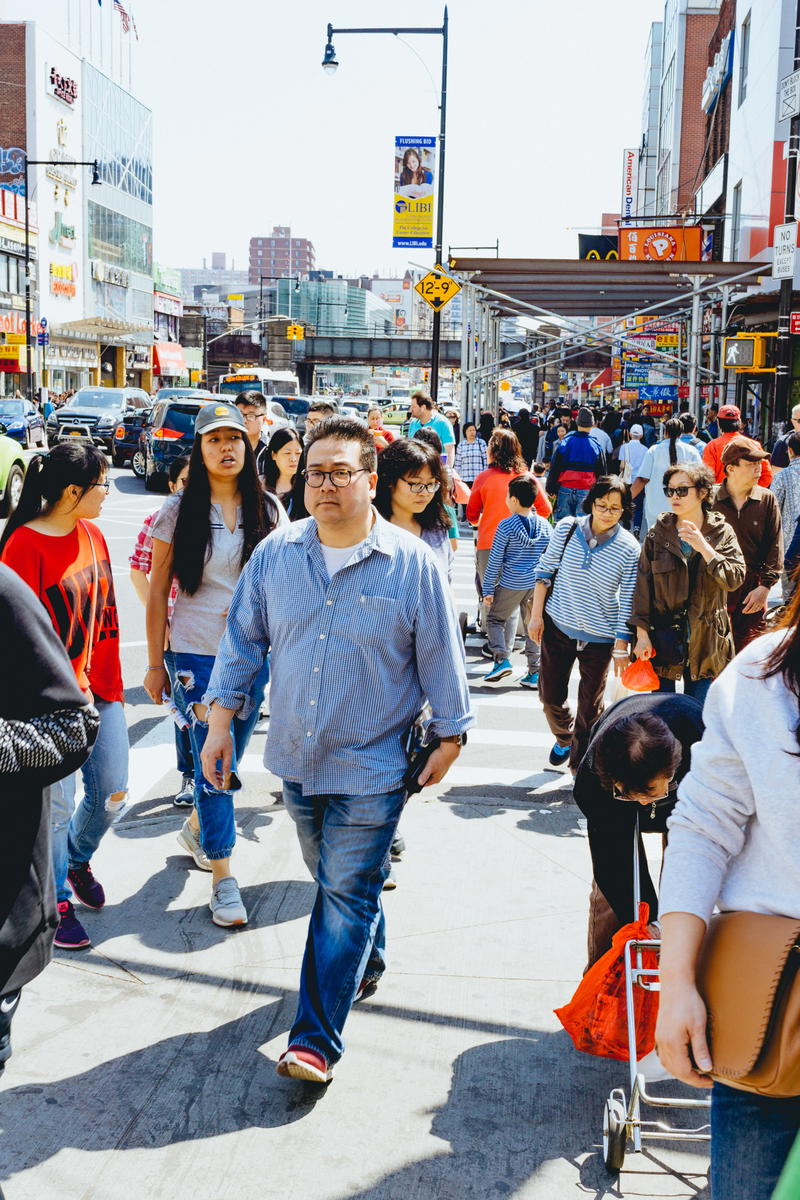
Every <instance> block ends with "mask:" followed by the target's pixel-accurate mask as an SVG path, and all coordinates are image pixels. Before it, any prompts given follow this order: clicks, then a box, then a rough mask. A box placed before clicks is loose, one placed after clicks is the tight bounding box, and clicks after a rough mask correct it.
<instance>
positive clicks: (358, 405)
mask: <svg viewBox="0 0 800 1200" xmlns="http://www.w3.org/2000/svg"><path fill="white" fill-rule="evenodd" d="M344 403H345V404H346V405H347V407H348V408H351V409H353V410H354V411H355V414H356V416H358V417H361V419H362V420H364V421H366V419H367V413H368V412H369V410H370V409H371V408H374V407H375V401H374V400H362V399H361V398H360V397H358V396H345V397H344Z"/></svg>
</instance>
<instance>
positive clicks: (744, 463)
mask: <svg viewBox="0 0 800 1200" xmlns="http://www.w3.org/2000/svg"><path fill="white" fill-rule="evenodd" d="M768 457H769V455H768V453H767V451H766V450H763V449H762V448H761V446H759V444H758V442H755V441H753V440H752V438H747V437H742V436H738V437H735V438H732V439H731V440H730V441H729V442H728V444H727V445H726V446H725V447H724V449H723V451H722V466H723V469H724V471H725V479H724V481H723V483H722V484H720V487H719V489H718V491H717V495H716V499H715V501H714V510H715V511H716V512H718V513H721V514H722V516H723V517H724V518H725V520H726V521H727V522H728V524H729V525H730V526H731V528H732V529H733V531H734V533H735V534H736V538H737V540H738V542H739V547H740V549H741V551H742V555H743V557H744V561H745V566H746V567H747V573H746V574H745V577H744V583H743V584H742V586H741V587H739V588H737V589H736V591H734V592H729V593H728V615H729V617H730V620H731V628H732V630H733V641H734V645H735V646H736V653H737V654H738V653H739V651H740V650H741V649H742V648H743V647H744V646H746V645H747V643H748V642H751V641H752V640H753V638H754V637H757V636H758V635H759V634H760V633H763V632H764V628H765V614H766V609H767V597H768V596H769V593H770V588H772V587H773V585H774V584H775V583H777V581H778V580H779V579H780V575H781V571H782V570H783V530H782V524H781V514H780V509H779V508H778V505H777V503H776V500H775V497H774V496H773V494H772V492H770V491H768V490H767V489H766V488H763V487H761V486H760V485H759V483H758V478H759V475H760V473H761V466H762V462H763V460H764V459H766V458H768Z"/></svg>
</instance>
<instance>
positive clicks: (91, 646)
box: [81, 521, 100, 675]
mask: <svg viewBox="0 0 800 1200" xmlns="http://www.w3.org/2000/svg"><path fill="white" fill-rule="evenodd" d="M81 526H82V528H83V531H84V533H85V534H86V536H87V537H88V539H89V548H90V550H91V552H92V576H93V587H92V619H91V621H90V622H89V629H88V635H89V653H88V654H87V656H86V674H87V675H88V674H89V668H90V667H91V665H92V653H93V651H94V634H95V629H96V627H97V601H98V592H99V591H100V571H99V570H98V567H97V554H96V553H95V548H94V538H93V537H92V531H91V529H90V528H89V526H88V525H87V524H86V522H85V521H81Z"/></svg>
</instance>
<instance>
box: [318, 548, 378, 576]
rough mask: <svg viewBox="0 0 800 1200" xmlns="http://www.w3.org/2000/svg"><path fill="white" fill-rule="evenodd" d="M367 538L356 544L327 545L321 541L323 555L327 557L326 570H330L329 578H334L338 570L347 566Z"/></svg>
mask: <svg viewBox="0 0 800 1200" xmlns="http://www.w3.org/2000/svg"><path fill="white" fill-rule="evenodd" d="M366 540H367V539H366V538H364V539H363V541H360V542H356V544H355V546H326V545H324V543H322V542H320V544H319V548H320V550H321V551H322V557H323V558H324V559H325V570H326V571H327V572H328V576H329V578H331V579H333V577H334V575H335V574H336V572H337V571H341V569H342V567H346V566H347V564H348V563H349V562H350V559H351V558H352V557H353V555H354V554H355V553H356V551H357V550H360V549H361V547H362V546H363V545H364V542H365V541H366Z"/></svg>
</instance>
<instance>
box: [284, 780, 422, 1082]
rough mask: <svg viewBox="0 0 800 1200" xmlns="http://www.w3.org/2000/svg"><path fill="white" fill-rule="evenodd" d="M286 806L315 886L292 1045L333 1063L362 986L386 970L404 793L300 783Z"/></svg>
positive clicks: (288, 792) (287, 790)
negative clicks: (309, 790)
mask: <svg viewBox="0 0 800 1200" xmlns="http://www.w3.org/2000/svg"><path fill="white" fill-rule="evenodd" d="M283 800H284V804H285V805H286V809H287V811H288V813H289V816H290V817H291V818H292V820H293V821H294V823H295V825H296V826H297V836H298V839H299V841H300V849H301V851H302V854H303V859H304V860H305V864H306V866H307V867H308V869H309V871H310V872H311V874H312V876H313V877H314V879H316V881H317V897H316V900H315V901H314V907H313V909H312V912H311V919H310V921H309V925H308V938H307V940H306V949H305V954H304V956H303V967H302V971H301V974H300V997H299V1001H298V1005H297V1015H296V1017H295V1020H294V1024H293V1026H292V1029H291V1032H290V1034H289V1042H290V1044H292V1045H297V1044H299V1045H301V1046H308V1047H309V1049H311V1050H316V1051H317V1053H318V1054H323V1055H324V1056H325V1058H326V1059H327V1061H328V1063H329V1064H332V1063H335V1062H337V1061H338V1060H339V1059H340V1058H341V1056H342V1053H343V1051H344V1042H343V1040H342V1030H343V1028H344V1023H345V1021H346V1020H347V1014H348V1013H349V1012H350V1008H351V1005H352V1003H353V1000H354V998H355V995H356V992H357V990H358V986H359V984H360V983H361V980H362V979H371V980H372V979H379V978H380V976H381V975H382V974H383V971H384V970H385V968H386V958H385V952H386V922H385V918H384V914H383V906H382V904H381V890H382V888H383V885H384V883H385V881H386V877H387V875H388V874H389V849H390V847H391V844H392V841H393V839H394V836H395V831H396V830H397V823H398V821H399V820H400V814H401V812H402V811H403V804H404V802H405V791H404V789H402V788H399V789H398V790H396V791H393V792H384V793H381V794H379V795H374V796H345V795H330V796H328V795H326V796H304V795H303V789H302V787H301V785H300V784H299V783H290V782H284V785H283Z"/></svg>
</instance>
